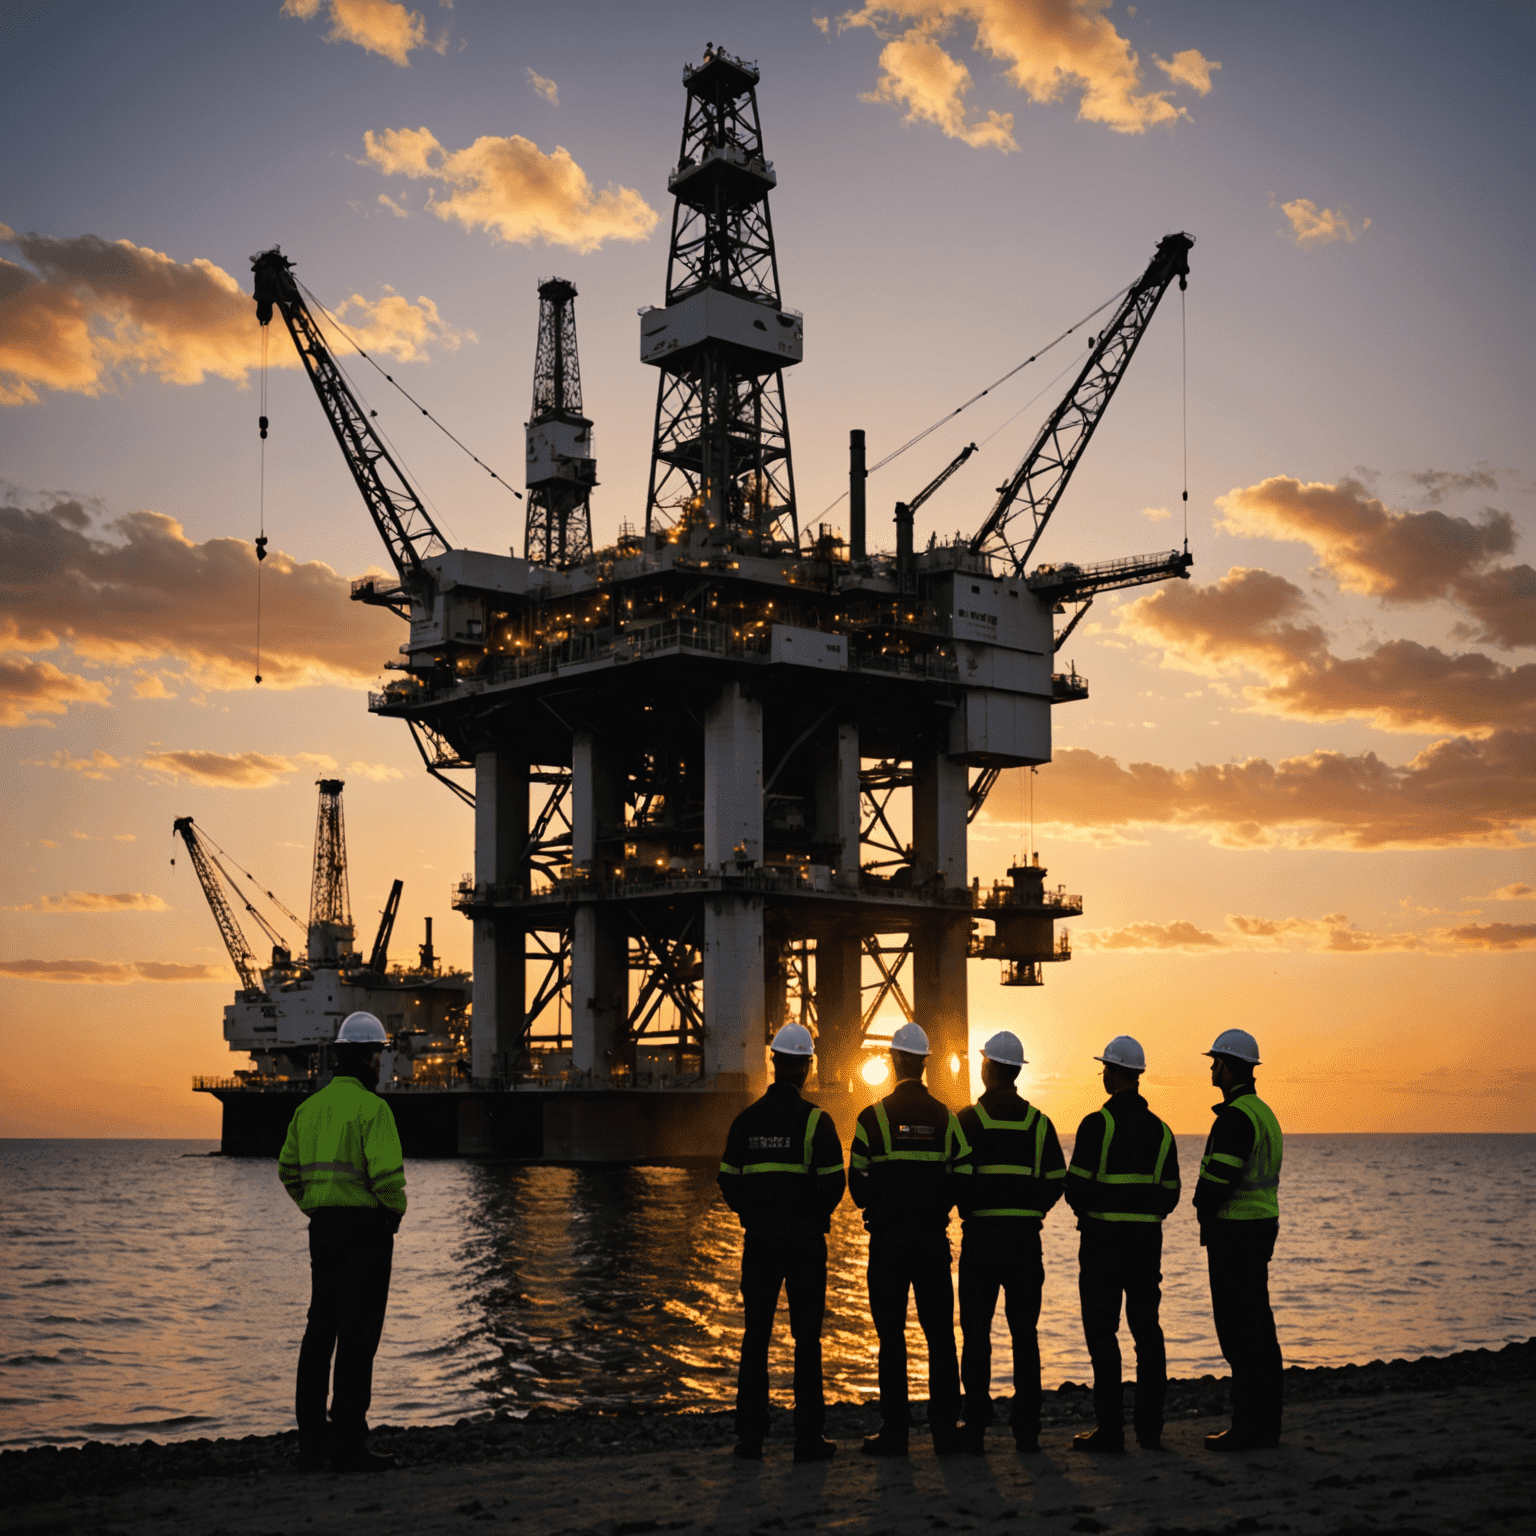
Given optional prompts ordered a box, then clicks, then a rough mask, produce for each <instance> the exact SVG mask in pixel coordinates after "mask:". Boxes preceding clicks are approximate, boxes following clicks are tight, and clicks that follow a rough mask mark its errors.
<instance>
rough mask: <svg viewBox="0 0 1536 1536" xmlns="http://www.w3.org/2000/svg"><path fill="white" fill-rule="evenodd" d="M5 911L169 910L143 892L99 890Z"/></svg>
mask: <svg viewBox="0 0 1536 1536" xmlns="http://www.w3.org/2000/svg"><path fill="white" fill-rule="evenodd" d="M6 910H7V911H8V912H169V911H170V908H169V907H168V906H166V904H165V903H164V902H163V901H162V900H161V899H160V898H159V897H158V896H152V895H149V894H147V893H146V892H144V891H117V892H116V893H114V894H113V895H110V896H109V895H103V894H102V893H101V892H99V891H60V892H59V894H58V895H57V896H44V897H43V898H42V900H41V901H37V902H29V903H28V904H27V905H26V906H24V907H7V908H6Z"/></svg>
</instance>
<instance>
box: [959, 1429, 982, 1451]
mask: <svg viewBox="0 0 1536 1536" xmlns="http://www.w3.org/2000/svg"><path fill="white" fill-rule="evenodd" d="M960 1433H961V1434H962V1435H963V1436H964V1438H965V1453H966V1455H967V1456H985V1455H986V1454H987V1426H986V1425H985V1424H967V1425H966V1426H965V1427H964V1428H963V1429H962V1430H961V1431H960Z"/></svg>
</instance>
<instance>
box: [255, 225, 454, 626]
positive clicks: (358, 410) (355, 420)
mask: <svg viewBox="0 0 1536 1536" xmlns="http://www.w3.org/2000/svg"><path fill="white" fill-rule="evenodd" d="M251 271H252V273H253V274H254V278H255V284H254V286H255V298H256V318H257V320H258V321H260V322H261V324H262V325H269V324H270V323H271V321H272V312H273V310H274V309H276V310H277V311H278V312H279V313H281V315H282V317H283V322H284V324H285V325H287V327H288V334H289V335H290V336H291V337H292V338H293V344H294V346H295V347H296V348H297V349H298V353H299V357H300V359H301V360H302V362H303V364H304V369H305V372H307V373H308V374H309V381H310V383H311V384H313V385H314V388H315V393H316V394H317V395H319V397H320V404H321V405H322V406H323V407H324V409H325V414H326V419H327V420H328V421H329V422H330V424H331V430H332V431H333V432H334V433H335V434H336V441H337V443H338V444H340V446H341V451H342V455H343V457H344V458H345V459H346V461H347V468H348V469H350V470H351V471H352V478H353V479H354V480H355V481H356V482H357V488H358V490H359V491H361V492H362V494H363V501H364V502H365V503H366V504H367V507H368V513H369V516H370V517H372V518H373V525H374V527H375V528H377V529H378V531H379V537H380V538H382V539H383V540H384V544H385V547H386V548H387V549H388V550H389V555H390V559H391V560H392V562H393V563H394V567H395V572H396V575H397V576H398V578H399V580H398V584H397V585H396V586H395V587H394V588H388V587H384V588H380V587H378V586H376V584H375V583H373V582H366V583H365V584H364V585H363V586H362V587H360V588H359V589H358V590H357V591H356V592H355V593H354V596H356V597H357V598H358V599H359V600H360V601H363V602H372V603H375V604H379V605H381V606H383V607H387V608H392V609H394V611H395V612H396V613H398V614H400V615H401V616H402V617H406V618H408V617H410V609H411V605H412V601H413V600H414V601H415V602H416V603H417V604H420V605H422V606H425V607H426V608H428V609H429V610H430V608H431V603H432V594H433V592H434V589H435V583H434V582H433V580H432V577H431V574H430V573H429V572H428V571H427V569H426V567H425V562H426V561H427V560H429V559H430V558H431V557H432V556H434V555H439V554H442V553H444V552H445V551H447V549H448V548H449V544H448V540H447V539H446V538H445V537H444V536H443V533H442V531H441V530H440V529H439V528H438V526H437V524H436V523H434V522H433V521H432V517H431V514H430V513H429V512H428V511H427V509H426V507H425V506H424V505H423V504H422V500H421V497H420V496H418V495H417V494H416V491H415V489H414V487H412V485H411V483H410V481H409V480H407V479H406V477H405V472H404V471H403V470H402V469H401V468H400V466H399V464H397V463H396V462H395V459H394V456H393V455H392V454H391V453H390V451H389V449H388V448H387V447H386V446H385V444H384V441H383V439H382V438H381V437H380V436H379V434H378V432H377V430H376V429H375V428H374V426H373V420H372V413H371V412H369V411H365V410H364V409H363V407H362V405H361V404H360V403H359V402H358V399H357V396H356V395H354V394H353V393H352V389H351V386H350V385H349V384H348V383H347V381H346V378H345V377H344V376H343V374H342V371H341V369H340V368H339V367H338V366H337V363H336V359H335V358H334V357H333V356H332V355H331V350H330V348H329V347H327V346H326V344H325V339H324V337H322V336H321V334H320V328H319V326H317V325H316V324H315V320H314V316H313V315H311V314H310V312H309V308H308V306H307V305H306V304H305V302H304V298H303V295H302V294H301V293H300V292H299V285H298V283H297V282H296V281H295V280H294V276H293V263H292V262H291V261H289V260H288V258H287V257H286V256H284V255H283V253H282V251H281V250H280V249H279V248H278V247H277V246H273V247H272V249H271V250H269V251H262V252H261V253H260V254H259V255H256V256H253V257H252V258H251Z"/></svg>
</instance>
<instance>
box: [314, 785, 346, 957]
mask: <svg viewBox="0 0 1536 1536" xmlns="http://www.w3.org/2000/svg"><path fill="white" fill-rule="evenodd" d="M318 783H319V785H320V804H319V807H318V809H317V810H316V812H315V871H314V877H313V879H312V880H311V882H310V888H309V925H310V927H311V928H313V927H314V926H315V925H316V924H317V923H338V924H340V925H341V926H342V927H345V928H350V927H351V926H352V897H351V893H350V891H349V889H348V882H347V831H346V825H345V823H344V821H343V819H342V813H341V791H342V781H341V780H340V779H320V780H318Z"/></svg>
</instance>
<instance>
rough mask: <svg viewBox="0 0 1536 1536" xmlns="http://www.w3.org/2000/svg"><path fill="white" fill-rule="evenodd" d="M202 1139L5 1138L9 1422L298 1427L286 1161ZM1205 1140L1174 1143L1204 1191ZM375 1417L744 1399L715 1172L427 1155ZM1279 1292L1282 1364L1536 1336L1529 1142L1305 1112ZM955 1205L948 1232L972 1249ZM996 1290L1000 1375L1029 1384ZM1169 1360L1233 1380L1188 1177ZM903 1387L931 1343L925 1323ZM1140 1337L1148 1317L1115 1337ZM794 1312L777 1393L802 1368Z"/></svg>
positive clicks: (839, 1232) (53, 1436) (14, 1429)
mask: <svg viewBox="0 0 1536 1536" xmlns="http://www.w3.org/2000/svg"><path fill="white" fill-rule="evenodd" d="M214 1151H216V1144H214V1143H211V1142H204V1141H196V1142H193V1141H0V1175H3V1178H4V1189H5V1208H4V1214H3V1217H0V1231H3V1234H4V1253H3V1256H0V1335H3V1336H0V1444H3V1445H7V1446H19V1445H38V1444H49V1443H53V1444H69V1443H75V1442H79V1441H83V1440H109V1441H111V1440H116V1441H124V1440H142V1439H147V1438H154V1439H162V1440H163V1439H181V1438H187V1437H192V1436H199V1435H207V1436H216V1435H243V1434H251V1433H267V1432H270V1431H274V1430H279V1429H285V1428H288V1427H290V1426H291V1424H292V1397H293V1367H294V1362H295V1358H296V1355H297V1351H298V1345H299V1338H300V1335H301V1334H302V1332H303V1328H304V1310H305V1306H306V1305H307V1300H308V1287H309V1275H308V1255H307V1247H306V1226H305V1222H304V1219H303V1217H302V1216H300V1214H299V1213H298V1211H297V1210H296V1209H295V1207H294V1206H293V1204H292V1202H291V1201H290V1200H289V1198H288V1196H287V1195H286V1194H285V1193H284V1192H283V1189H282V1187H281V1185H280V1184H279V1183H278V1179H277V1167H276V1164H275V1163H274V1162H271V1161H264V1160H260V1159H254V1158H249V1159H248V1158H226V1157H219V1156H211V1155H209V1154H210V1153H212V1152H214ZM1200 1151H1201V1139H1200V1138H1199V1137H1182V1136H1181V1137H1180V1138H1179V1157H1180V1162H1181V1166H1182V1168H1183V1170H1184V1174H1185V1181H1186V1186H1187V1185H1188V1183H1189V1181H1190V1179H1191V1177H1192V1175H1193V1172H1194V1170H1195V1169H1196V1168H1197V1167H1198V1164H1199V1157H1200ZM407 1173H408V1178H409V1195H410V1213H409V1215H408V1217H407V1218H406V1222H405V1225H404V1227H403V1228H402V1230H401V1233H400V1236H399V1238H398V1239H397V1241H396V1244H395V1265H394V1279H393V1283H392V1286H391V1290H390V1302H389V1315H388V1319H387V1321H386V1323H385V1327H384V1340H383V1344H382V1346H381V1347H380V1351H379V1358H378V1363H377V1366H376V1368H375V1371H374V1406H373V1414H372V1418H373V1421H374V1422H375V1423H396V1424H430V1423H445V1422H452V1421H453V1420H455V1419H458V1418H460V1417H462V1416H466V1415H475V1414H481V1413H486V1412H489V1411H493V1410H495V1409H498V1408H503V1407H505V1408H508V1409H510V1410H512V1411H514V1412H520V1411H523V1410H526V1409H527V1408H530V1407H532V1406H534V1405H537V1404H550V1405H555V1406H569V1405H575V1404H588V1405H592V1404H605V1405H621V1404H635V1405H641V1406H643V1405H649V1404H660V1403H670V1404H710V1405H721V1404H726V1403H729V1402H730V1400H731V1398H732V1396H733V1394H734V1385H735V1366H736V1347H737V1343H738V1340H739V1335H740V1328H741V1304H740V1297H739V1294H738V1278H739V1264H740V1252H741V1232H740V1228H739V1227H738V1225H737V1222H736V1218H735V1217H734V1216H733V1215H732V1214H731V1212H730V1211H729V1210H727V1209H726V1207H725V1206H724V1205H723V1204H722V1203H721V1201H720V1199H719V1196H718V1192H717V1189H716V1186H715V1181H714V1178H713V1176H712V1175H711V1174H710V1173H707V1172H703V1171H698V1170H685V1169H676V1168H594V1169H586V1170H577V1169H570V1168H546V1167H531V1166H521V1165H513V1164H481V1163H472V1162H457V1161H413V1162H411V1163H410V1164H409V1165H408V1168H407ZM1281 1202H1282V1207H1281V1209H1282V1217H1281V1231H1280V1241H1279V1245H1278V1247H1277V1249H1276V1253H1275V1259H1274V1263H1273V1265H1272V1266H1271V1270H1270V1288H1271V1295H1272V1298H1273V1301H1274V1307H1275V1315H1276V1319H1277V1322H1278V1326H1279V1330H1280V1340H1281V1344H1282V1347H1283V1349H1284V1352H1285V1357H1286V1360H1287V1362H1288V1363H1290V1364H1292V1365H1304V1366H1305V1365H1340V1364H1344V1363H1347V1362H1351V1361H1353V1362H1357V1363H1364V1362H1366V1361H1369V1360H1372V1359H1378V1358H1384V1359H1391V1358H1395V1357H1399V1356H1405V1357H1413V1356H1417V1355H1439V1354H1447V1353H1450V1352H1451V1351H1454V1350H1460V1349H1472V1348H1479V1347H1486V1348H1494V1349H1497V1348H1499V1347H1501V1346H1502V1345H1504V1344H1506V1343H1509V1342H1511V1341H1513V1340H1517V1339H1524V1338H1527V1337H1529V1336H1530V1335H1531V1334H1532V1333H1533V1332H1536V1278H1533V1276H1536V1264H1533V1259H1536V1216H1533V1211H1536V1137H1532V1136H1470V1135H1469V1136H1460V1135H1442V1136H1290V1137H1287V1139H1286V1158H1285V1178H1284V1183H1283V1185H1282V1188H1281ZM959 1236H960V1234H959V1224H958V1223H956V1224H955V1225H954V1226H953V1227H952V1229H951V1237H952V1239H953V1242H954V1247H955V1252H956V1254H957V1255H958V1252H959ZM1044 1244H1045V1266H1046V1281H1045V1299H1044V1307H1043V1311H1042V1314H1041V1319H1040V1352H1041V1356H1042V1359H1043V1362H1044V1376H1045V1382H1046V1385H1047V1386H1055V1385H1057V1384H1059V1383H1060V1382H1062V1381H1064V1380H1071V1381H1079V1382H1081V1381H1086V1380H1088V1379H1089V1377H1090V1368H1089V1365H1088V1358H1087V1351H1086V1350H1085V1349H1084V1347H1083V1339H1082V1329H1081V1326H1080V1324H1079V1321H1078V1313H1077V1283H1076V1282H1077V1234H1076V1232H1075V1230H1074V1225H1073V1221H1072V1217H1071V1214H1070V1212H1068V1211H1067V1209H1066V1207H1065V1205H1064V1204H1063V1205H1059V1206H1058V1207H1057V1208H1056V1209H1055V1210H1054V1211H1053V1212H1052V1213H1051V1215H1050V1217H1049V1218H1048V1219H1047V1221H1046V1223H1045V1232H1044ZM865 1253H866V1240H865V1236H864V1232H863V1228H862V1226H861V1224H860V1221H859V1215H858V1212H857V1211H856V1210H855V1209H854V1208H853V1206H852V1205H851V1203H850V1202H848V1201H847V1200H845V1201H844V1202H843V1204H842V1206H840V1207H839V1209H838V1211H837V1213H836V1215H835V1217H834V1218H833V1224H832V1233H831V1237H830V1239H829V1259H828V1271H829V1272H828V1286H827V1321H826V1330H825V1355H826V1376H827V1393H828V1396H829V1397H831V1398H833V1399H841V1400H859V1399H866V1398H872V1397H873V1396H874V1394H875V1340H874V1333H873V1330H872V1328H871V1327H870V1324H869V1316H868V1307H867V1303H866V1298H865V1290H864V1264H865ZM1001 1313H1002V1309H1001V1307H999V1309H998V1319H997V1322H996V1325H995V1327H994V1333H993V1344H994V1348H993V1380H994V1388H993V1390H994V1391H995V1392H998V1393H1006V1392H1008V1391H1009V1390H1011V1378H1010V1375H1009V1361H1010V1351H1009V1348H1008V1343H1007V1334H1006V1329H1005V1327H1004V1325H1003V1321H1002V1315H1001ZM1162 1318H1163V1328H1164V1331H1165V1333H1166V1335H1167V1340H1168V1369H1169V1374H1170V1375H1174V1376H1197V1375H1201V1374H1204V1373H1206V1372H1214V1373H1217V1374H1222V1373H1224V1371H1225V1366H1224V1365H1223V1363H1222V1361H1221V1357H1220V1354H1219V1352H1218V1351H1217V1348H1216V1341H1215V1335H1214V1331H1213V1329H1212V1327H1211V1320H1210V1306H1209V1296H1208V1292H1207V1289H1206V1279H1205V1262H1204V1252H1203V1250H1202V1249H1201V1248H1200V1247H1199V1239H1198V1231H1197V1228H1196V1225H1195V1222H1194V1218H1193V1214H1192V1212H1191V1210H1190V1207H1189V1205H1188V1202H1187V1200H1186V1201H1185V1202H1184V1203H1183V1204H1181V1206H1180V1207H1179V1209H1178V1210H1177V1211H1176V1212H1175V1213H1174V1215H1173V1216H1172V1217H1171V1218H1170V1219H1169V1221H1168V1223H1167V1225H1166V1228H1165V1236H1164V1247H1163V1308H1162ZM910 1334H911V1338H910V1344H911V1370H912V1379H913V1391H914V1395H917V1396H922V1395H923V1394H924V1393H925V1391H926V1384H925V1383H926V1354H925V1351H924V1347H923V1343H922V1337H921V1334H920V1333H918V1331H917V1329H916V1324H915V1316H914V1318H913V1320H912V1325H911V1328H910ZM1125 1342H1126V1345H1127V1354H1129V1339H1128V1338H1127V1339H1126V1341H1125ZM789 1363H790V1341H789V1338H788V1324H787V1317H786V1315H785V1313H784V1311H783V1309H782V1307H781V1310H780V1323H779V1328H778V1329H777V1331H776V1334H775V1339H774V1357H773V1368H774V1381H775V1387H776V1389H777V1390H776V1396H782V1395H783V1390H784V1389H787V1386H788V1380H789Z"/></svg>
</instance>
